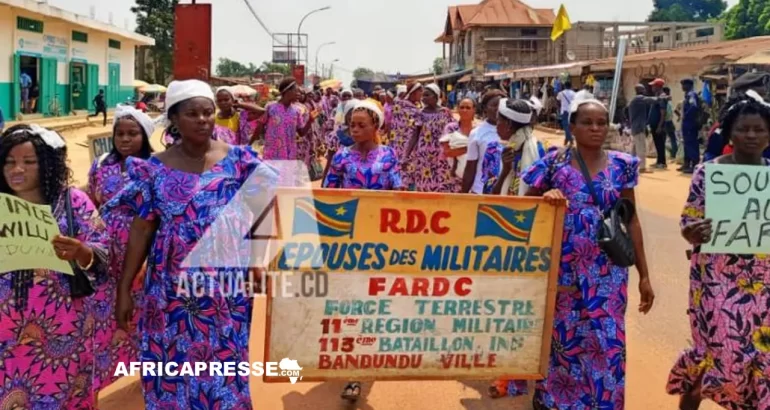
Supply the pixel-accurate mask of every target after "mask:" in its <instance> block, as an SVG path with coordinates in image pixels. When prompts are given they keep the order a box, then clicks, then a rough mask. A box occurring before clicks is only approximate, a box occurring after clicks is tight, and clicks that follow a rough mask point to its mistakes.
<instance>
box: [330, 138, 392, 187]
mask: <svg viewBox="0 0 770 410" xmlns="http://www.w3.org/2000/svg"><path fill="white" fill-rule="evenodd" d="M323 186H324V188H345V189H374V190H393V189H400V188H401V186H402V182H401V173H400V170H399V165H398V158H396V153H395V152H393V149H392V148H390V147H386V146H383V145H380V146H378V147H377V148H376V149H374V150H372V151H370V152H369V153H368V154H367V155H366V156H365V157H364V156H363V155H361V153H360V152H358V151H357V150H355V149H353V148H352V147H343V148H341V149H340V151H339V152H337V154H336V155H334V158H333V159H332V163H331V165H330V166H329V174H328V175H327V176H326V180H325V181H324V184H323Z"/></svg>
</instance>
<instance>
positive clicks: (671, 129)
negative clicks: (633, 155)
mask: <svg viewBox="0 0 770 410" xmlns="http://www.w3.org/2000/svg"><path fill="white" fill-rule="evenodd" d="M663 94H665V95H666V96H665V100H666V121H665V123H664V124H663V128H664V129H665V131H666V135H668V139H669V140H671V159H673V160H675V159H676V154H677V153H679V144H678V142H677V140H676V125H674V103H673V102H672V101H671V88H669V87H663Z"/></svg>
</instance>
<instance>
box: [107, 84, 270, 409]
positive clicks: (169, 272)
mask: <svg viewBox="0 0 770 410" xmlns="http://www.w3.org/2000/svg"><path fill="white" fill-rule="evenodd" d="M167 99H168V100H169V112H168V118H169V120H170V121H171V123H172V124H173V127H175V128H177V129H178V131H179V133H180V135H181V142H180V143H179V144H177V145H174V146H172V147H170V148H169V149H167V150H166V151H164V152H162V153H160V154H157V155H156V156H153V157H151V158H150V159H149V160H147V161H144V160H140V159H136V158H129V159H128V160H127V161H126V169H127V171H128V175H129V178H130V182H129V184H127V185H126V187H125V189H123V191H121V193H120V194H119V195H118V196H117V197H115V198H113V199H112V200H111V201H110V202H108V203H107V205H105V207H106V211H105V212H107V213H110V212H115V211H116V210H115V209H114V208H121V207H122V208H125V210H124V211H126V212H132V213H133V214H134V215H135V218H134V221H133V223H132V225H131V231H130V233H129V241H128V249H127V251H126V257H125V263H124V269H123V276H122V277H121V281H120V283H119V287H118V296H117V308H116V311H117V320H118V325H119V326H120V328H121V329H126V328H127V327H128V323H129V321H130V319H131V315H132V311H133V307H134V306H133V299H132V297H131V284H132V281H133V280H134V277H135V275H136V274H137V272H138V271H139V270H140V268H141V266H142V264H143V263H144V261H145V260H147V276H146V279H145V281H144V294H145V295H144V305H143V306H142V310H141V312H140V315H141V318H140V320H139V331H140V333H141V335H142V340H141V345H140V349H141V354H142V356H141V360H142V362H163V363H168V362H176V363H190V364H191V365H194V363H197V362H206V363H208V364H209V365H211V363H213V362H217V363H225V362H243V361H248V360H249V354H248V353H249V352H248V342H249V328H250V326H251V312H252V303H251V295H250V294H249V293H248V292H249V290H248V289H242V288H240V287H239V286H237V285H236V286H224V287H223V284H224V285H227V284H230V283H235V284H241V283H244V281H245V282H248V281H249V278H248V276H247V271H248V267H249V266H251V262H250V261H251V260H252V256H253V255H252V253H251V249H250V246H248V245H247V246H244V244H243V243H242V241H239V240H238V239H237V238H242V236H240V235H216V237H204V233H205V232H207V231H209V232H213V231H216V232H228V233H230V232H248V231H249V228H250V227H249V225H250V222H249V221H251V220H252V218H251V213H250V211H249V209H244V207H243V204H242V203H241V202H240V201H238V202H235V201H233V202H234V203H232V204H228V203H229V202H230V200H231V199H233V198H234V197H235V195H236V193H238V192H239V191H241V192H242V193H243V194H245V195H246V196H247V197H251V196H252V195H255V194H256V193H257V192H256V191H259V190H261V189H262V188H263V185H261V184H260V181H265V179H262V178H263V177H264V178H268V179H270V181H271V183H272V182H274V178H275V174H273V173H271V172H272V171H271V170H270V169H269V168H268V167H266V166H265V165H264V164H262V163H261V161H260V160H259V159H258V158H257V155H256V153H255V152H254V151H253V150H252V149H251V148H250V147H242V146H231V145H228V144H225V143H224V142H221V141H215V140H212V138H211V133H212V132H213V129H214V115H215V106H214V95H213V93H212V92H211V89H210V88H208V85H206V84H205V83H202V82H200V81H197V80H190V81H174V82H172V83H171V84H170V85H169V88H168V95H167ZM247 179H248V180H249V181H248V183H247ZM255 179H256V180H257V181H256V182H254V180H255ZM244 185H245V186H246V187H244ZM242 187H244V188H243V189H242ZM268 195H269V194H268ZM247 199H248V198H247ZM117 211H118V212H123V211H120V210H117ZM220 224H221V225H222V226H220ZM209 228H211V229H209ZM214 228H216V229H214ZM212 235H213V234H212ZM206 252H224V253H225V255H220V254H214V255H213V256H216V257H217V260H220V261H227V262H226V263H228V264H229V265H225V266H224V267H216V268H212V267H207V265H205V264H204V265H198V264H196V263H202V262H198V261H204V260H205V261H208V263H210V264H216V263H217V262H216V261H212V258H211V256H212V255H211V254H209V253H206ZM203 263H206V262H203ZM187 266H193V267H187ZM195 266H199V267H195ZM209 266H210V265H209ZM196 284H197V285H196ZM201 290H203V291H204V292H202V293H203V294H201V292H200V291H201ZM248 379H249V378H248V376H245V377H241V375H236V376H233V377H228V376H227V375H221V374H220V375H217V374H213V375H212V374H205V375H199V376H188V375H179V376H177V377H174V376H169V375H168V374H164V375H162V376H152V375H146V376H144V377H143V378H142V382H143V383H142V388H143V391H144V400H145V407H146V409H148V410H160V409H163V410H166V409H216V408H222V409H244V410H249V409H251V408H252V403H251V398H250V395H249V384H248Z"/></svg>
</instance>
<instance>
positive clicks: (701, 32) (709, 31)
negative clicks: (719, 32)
mask: <svg viewBox="0 0 770 410" xmlns="http://www.w3.org/2000/svg"><path fill="white" fill-rule="evenodd" d="M713 35H714V27H709V28H699V29H697V30H695V37H708V36H713Z"/></svg>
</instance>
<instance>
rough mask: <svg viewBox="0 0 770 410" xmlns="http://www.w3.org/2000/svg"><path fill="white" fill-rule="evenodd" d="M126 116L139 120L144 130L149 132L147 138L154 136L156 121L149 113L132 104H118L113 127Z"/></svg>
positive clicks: (146, 132)
mask: <svg viewBox="0 0 770 410" xmlns="http://www.w3.org/2000/svg"><path fill="white" fill-rule="evenodd" d="M126 117H131V118H133V119H134V120H135V121H136V122H138V123H139V126H140V127H142V130H144V133H145V134H147V138H150V137H152V134H153V133H154V132H155V122H154V121H153V120H152V118H150V116H149V115H147V114H145V113H143V112H142V111H140V110H137V109H136V108H134V107H132V106H130V105H121V104H118V106H117V107H115V119H114V121H113V124H112V127H113V128H115V126H116V125H118V121H120V119H121V118H126Z"/></svg>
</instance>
